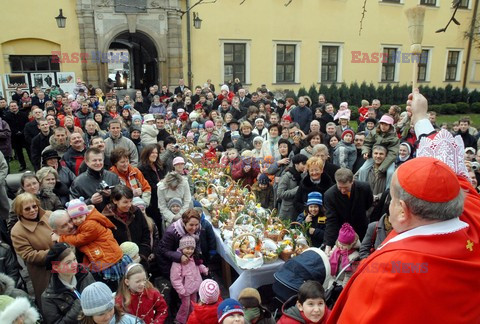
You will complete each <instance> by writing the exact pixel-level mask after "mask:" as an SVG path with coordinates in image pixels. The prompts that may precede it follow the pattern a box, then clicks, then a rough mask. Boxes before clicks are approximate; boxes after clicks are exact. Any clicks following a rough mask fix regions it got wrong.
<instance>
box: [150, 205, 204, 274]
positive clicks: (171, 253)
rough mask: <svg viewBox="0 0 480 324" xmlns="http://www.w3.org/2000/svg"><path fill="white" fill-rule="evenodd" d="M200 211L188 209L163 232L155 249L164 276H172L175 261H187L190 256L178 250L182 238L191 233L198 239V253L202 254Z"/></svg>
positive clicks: (196, 249)
mask: <svg viewBox="0 0 480 324" xmlns="http://www.w3.org/2000/svg"><path fill="white" fill-rule="evenodd" d="M200 219H201V215H200V213H199V212H198V211H197V210H195V209H187V210H186V211H185V212H184V213H183V214H182V217H181V218H180V219H178V220H176V221H175V222H173V223H172V224H171V225H170V226H169V227H168V228H167V229H166V231H165V233H164V234H163V237H162V239H161V241H160V243H159V244H158V246H157V248H156V249H155V257H156V260H158V264H159V265H160V271H161V273H162V276H165V277H166V278H170V268H171V267H172V263H173V262H177V263H180V262H181V263H187V262H188V257H186V256H185V255H183V254H182V252H180V251H178V246H179V243H180V239H181V238H182V237H184V236H186V235H191V236H193V237H194V238H195V241H196V243H197V244H196V248H195V251H196V255H197V256H199V255H201V252H200V251H201V250H200V244H199V240H200V231H201V226H200Z"/></svg>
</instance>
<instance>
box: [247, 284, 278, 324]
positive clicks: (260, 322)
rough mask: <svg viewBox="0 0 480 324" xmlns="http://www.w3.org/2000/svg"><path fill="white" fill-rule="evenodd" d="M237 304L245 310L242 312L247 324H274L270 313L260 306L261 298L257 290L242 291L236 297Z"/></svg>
mask: <svg viewBox="0 0 480 324" xmlns="http://www.w3.org/2000/svg"><path fill="white" fill-rule="evenodd" d="M238 302H239V303H240V304H242V305H243V307H244V308H245V309H244V311H243V312H244V316H245V319H246V320H247V322H248V323H255V324H275V319H274V318H273V317H272V314H271V313H270V311H269V310H268V309H266V308H265V307H263V306H262V298H261V297H260V293H259V292H258V290H257V289H255V288H245V289H243V290H242V291H241V292H240V295H238Z"/></svg>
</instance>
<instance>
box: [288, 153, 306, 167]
mask: <svg viewBox="0 0 480 324" xmlns="http://www.w3.org/2000/svg"><path fill="white" fill-rule="evenodd" d="M307 161H308V157H307V156H306V155H303V154H295V155H294V156H293V157H292V164H293V165H295V164H299V163H307Z"/></svg>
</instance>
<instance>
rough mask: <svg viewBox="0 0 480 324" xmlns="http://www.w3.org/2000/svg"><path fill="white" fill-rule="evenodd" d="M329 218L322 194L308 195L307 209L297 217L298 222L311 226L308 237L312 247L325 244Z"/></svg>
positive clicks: (313, 193)
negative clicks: (326, 214) (324, 237)
mask: <svg viewBox="0 0 480 324" xmlns="http://www.w3.org/2000/svg"><path fill="white" fill-rule="evenodd" d="M326 221H327V217H326V216H325V210H324V208H323V200H322V194H321V193H319V192H317V191H314V192H311V193H309V194H308V200H307V208H306V209H305V211H303V212H302V213H301V214H300V215H298V217H297V222H299V223H302V224H305V226H307V225H308V224H310V227H309V229H308V236H309V237H310V239H311V240H312V246H315V247H320V246H321V245H322V244H323V235H324V234H325V227H326V225H325V224H326Z"/></svg>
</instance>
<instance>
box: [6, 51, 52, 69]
mask: <svg viewBox="0 0 480 324" xmlns="http://www.w3.org/2000/svg"><path fill="white" fill-rule="evenodd" d="M9 60H10V68H11V70H12V72H14V73H27V72H34V71H50V72H60V64H59V63H53V62H52V56H20V55H10V57H9Z"/></svg>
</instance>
